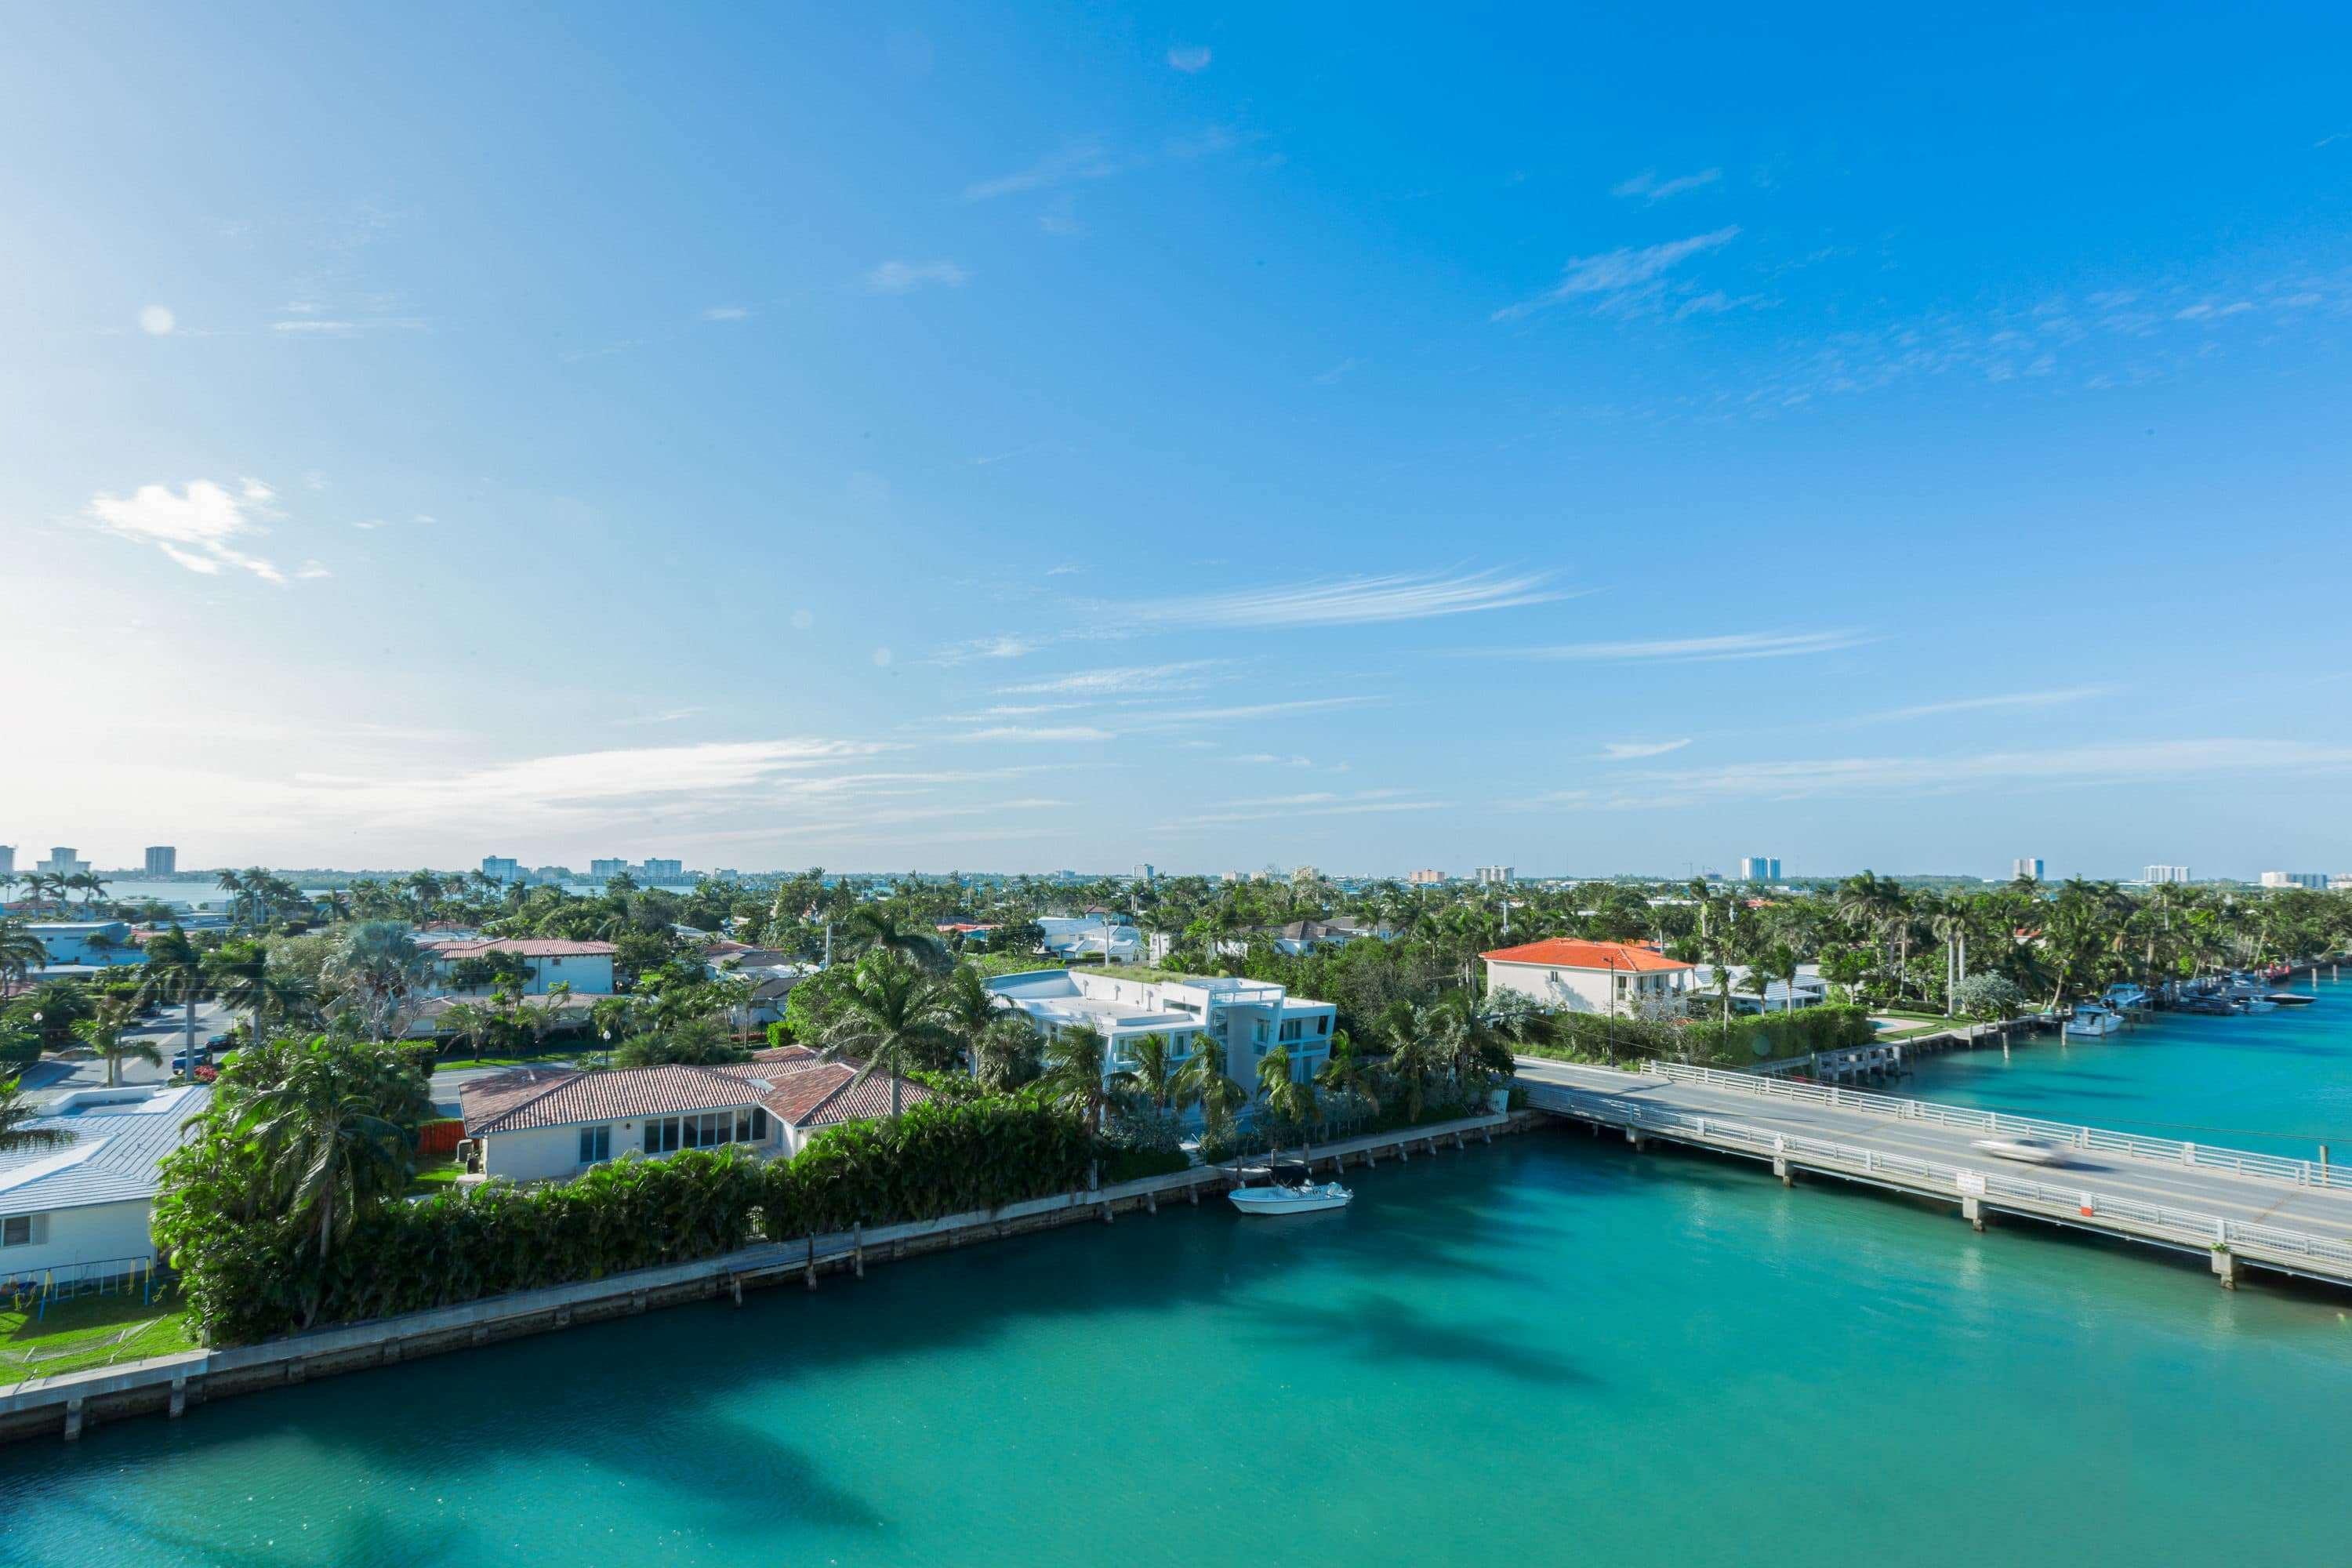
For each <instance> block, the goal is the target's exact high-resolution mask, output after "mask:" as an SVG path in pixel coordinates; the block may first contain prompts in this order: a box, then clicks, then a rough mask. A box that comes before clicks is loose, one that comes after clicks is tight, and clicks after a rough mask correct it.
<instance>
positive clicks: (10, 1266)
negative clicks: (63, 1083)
mask: <svg viewBox="0 0 2352 1568" xmlns="http://www.w3.org/2000/svg"><path fill="white" fill-rule="evenodd" d="M212 1094H213V1091H212V1090H211V1089H209V1088H207V1087H205V1086H204V1085H202V1084H192V1085H189V1086H186V1087H184V1088H179V1089H159V1088H157V1087H155V1086H154V1085H152V1084H146V1085H138V1086H134V1087H129V1088H123V1089H78V1090H75V1091H74V1092H72V1093H70V1094H67V1095H63V1096H61V1097H59V1098H58V1100H56V1101H55V1102H54V1103H53V1104H51V1105H50V1106H49V1107H48V1110H47V1114H46V1115H43V1116H41V1117H38V1118H37V1119H35V1120H34V1121H31V1122H29V1123H27V1126H28V1127H30V1128H34V1129H39V1130H46V1131H57V1132H62V1133H65V1134H67V1135H68V1142H66V1143H65V1144H63V1145H62V1146H60V1147H58V1148H53V1149H42V1148H31V1147H27V1148H20V1149H12V1150H10V1151H8V1152H5V1153H0V1287H5V1286H6V1285H8V1284H9V1283H11V1282H24V1283H38V1282H40V1281H41V1280H42V1279H44V1278H48V1279H55V1280H56V1281H58V1282H59V1283H63V1282H65V1281H66V1280H69V1279H78V1278H80V1277H82V1276H85V1275H89V1274H94V1273H112V1272H115V1271H118V1270H127V1269H130V1268H136V1267H139V1266H141V1265H143V1264H145V1263H148V1262H152V1260H153V1258H154V1257H155V1243H154V1240H153V1238H152V1237H150V1236H149V1234H148V1211H149V1208H150V1207H151V1206H152V1204H153V1202H154V1198H155V1184H156V1167H157V1166H158V1165H160V1164H161V1163H163V1156H164V1155H166V1154H168V1153H170V1152H172V1151H173V1149H176V1148H178V1147H179V1145H180V1138H181V1129H182V1128H184V1127H185V1126H186V1125H187V1123H188V1121H190V1120H191V1119H192V1118H194V1117H195V1116H196V1115H198V1114H199V1113H200V1112H202V1111H203V1110H204V1109H205V1106H206V1105H207V1104H209V1103H210V1102H211V1100H212Z"/></svg>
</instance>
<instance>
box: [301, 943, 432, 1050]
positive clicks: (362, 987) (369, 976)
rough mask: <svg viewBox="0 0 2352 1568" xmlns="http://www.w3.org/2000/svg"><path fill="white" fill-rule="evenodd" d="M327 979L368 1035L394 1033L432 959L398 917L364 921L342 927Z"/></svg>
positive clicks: (422, 984)
mask: <svg viewBox="0 0 2352 1568" xmlns="http://www.w3.org/2000/svg"><path fill="white" fill-rule="evenodd" d="M326 975H327V978H328V980H329V981H330V982H331V984H334V985H335V986H336V988H337V989H338V990H339V991H341V994H342V996H343V999H344V1001H345V1002H346V1003H347V1004H348V1005H351V1006H352V1008H353V1009H355V1010H356V1011H357V1012H358V1013H359V1014H360V1016H361V1018H362V1022H364V1023H365V1025H366V1026H367V1031H368V1037H369V1038H370V1039H373V1040H383V1039H385V1038H387V1037H390V1036H392V1035H394V1034H397V1033H399V1030H398V1029H397V1028H395V1027H394V1025H395V1024H398V1023H401V1022H402V1019H401V1013H402V1011H403V1009H404V1007H405V1005H407V1003H408V1002H409V1000H410V998H412V997H413V996H415V994H418V993H419V992H421V991H423V990H424V988H425V984H427V983H428V982H429V981H430V980H431V979H432V977H433V960H432V959H431V958H429V957H428V956H426V955H425V953H424V952H422V951H420V950H419V949H418V947H417V945H416V943H415V941H414V940H412V939H411V938H410V936H409V934H408V928H407V927H406V926H404V925H403V924H402V923H401V922H400V921H362V922H361V923H359V924H358V925H355V926H353V927H352V928H351V930H350V931H347V932H345V933H344V936H343V941H342V945H341V946H340V947H338V948H337V949H336V950H335V952H334V953H333V955H332V956H331V957H330V958H329V959H328V960H327V966H326Z"/></svg>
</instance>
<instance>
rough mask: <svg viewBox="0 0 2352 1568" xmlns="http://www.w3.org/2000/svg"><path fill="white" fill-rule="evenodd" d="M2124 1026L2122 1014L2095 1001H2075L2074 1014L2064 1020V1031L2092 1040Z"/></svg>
mask: <svg viewBox="0 0 2352 1568" xmlns="http://www.w3.org/2000/svg"><path fill="white" fill-rule="evenodd" d="M2123 1026H2124V1016H2123V1015H2122V1014H2121V1013H2118V1012H2116V1011H2115V1010H2114V1009H2112V1008H2109V1007H2103V1006H2101V1005H2099V1004H2097V1003H2096V1002H2077V1003H2075V1004H2074V1016H2073V1017H2071V1018H2069V1019H2067V1020H2066V1030H2065V1032H2066V1033H2067V1034H2069V1035H2072V1036H2074V1037H2076V1038H2079V1039H2085V1040H2093V1039H2097V1038H2099V1037H2102V1036H2105V1035H2112V1034H2114V1033H2115V1032H2116V1030H2118V1029H2120V1028H2122V1027H2123Z"/></svg>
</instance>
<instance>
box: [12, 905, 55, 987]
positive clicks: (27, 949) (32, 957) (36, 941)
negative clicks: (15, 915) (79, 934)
mask: <svg viewBox="0 0 2352 1568" xmlns="http://www.w3.org/2000/svg"><path fill="white" fill-rule="evenodd" d="M48 962H49V950H48V948H47V945H45V944H44V943H43V942H42V941H41V939H40V938H39V937H37V936H35V935H34V934H33V933H32V932H31V931H29V930H27V929H26V927H25V926H24V925H23V924H22V923H21V922H20V921H12V920H0V995H6V994H8V993H9V992H11V991H14V990H15V989H16V987H17V986H19V985H22V984H24V983H25V976H26V975H27V974H30V973H32V972H33V971H34V970H36V969H39V968H41V967H43V966H44V965H46V964H47V963H48Z"/></svg>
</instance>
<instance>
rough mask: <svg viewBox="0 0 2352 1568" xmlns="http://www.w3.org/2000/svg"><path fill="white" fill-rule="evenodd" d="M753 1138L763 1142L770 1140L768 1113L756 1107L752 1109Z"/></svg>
mask: <svg viewBox="0 0 2352 1568" xmlns="http://www.w3.org/2000/svg"><path fill="white" fill-rule="evenodd" d="M751 1136H752V1138H753V1139H755V1140H757V1141H759V1142H767V1138H768V1113H767V1112H766V1111H765V1110H761V1109H760V1108H759V1107H758V1106H756V1105H755V1106H753V1107H752V1108H751Z"/></svg>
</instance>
